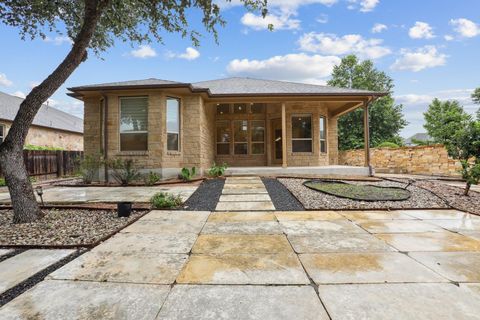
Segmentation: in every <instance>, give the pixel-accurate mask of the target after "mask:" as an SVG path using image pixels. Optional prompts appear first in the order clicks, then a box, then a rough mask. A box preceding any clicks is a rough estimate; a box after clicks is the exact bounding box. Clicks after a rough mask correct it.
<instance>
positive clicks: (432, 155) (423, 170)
mask: <svg viewBox="0 0 480 320" xmlns="http://www.w3.org/2000/svg"><path fill="white" fill-rule="evenodd" d="M370 152H371V164H372V166H373V167H374V169H375V171H376V172H377V173H409V174H423V175H439V176H459V173H458V171H459V170H460V168H461V166H460V163H459V162H458V161H455V160H453V159H452V158H450V157H449V156H448V154H447V150H446V149H445V147H444V146H442V145H432V146H417V147H401V148H395V149H392V148H373V149H371V150H370ZM364 161H365V153H364V150H363V149H361V150H348V151H340V152H339V156H338V162H339V164H341V165H349V166H363V165H364Z"/></svg>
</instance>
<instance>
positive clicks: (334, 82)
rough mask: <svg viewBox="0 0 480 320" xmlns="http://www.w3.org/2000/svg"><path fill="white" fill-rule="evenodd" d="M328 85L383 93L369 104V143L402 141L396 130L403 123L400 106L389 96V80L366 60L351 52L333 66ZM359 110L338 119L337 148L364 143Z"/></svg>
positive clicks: (391, 87) (361, 145) (390, 93)
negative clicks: (338, 63)
mask: <svg viewBox="0 0 480 320" xmlns="http://www.w3.org/2000/svg"><path fill="white" fill-rule="evenodd" d="M328 85H330V86H335V87H341V88H350V89H363V90H370V91H377V92H386V93H387V95H386V96H385V97H381V98H379V99H377V100H376V101H374V102H372V103H371V104H370V107H369V109H370V143H371V145H372V146H373V147H375V146H378V145H380V144H381V143H383V142H392V143H395V144H398V145H402V144H403V140H402V138H401V137H400V136H399V132H400V130H401V129H403V128H404V127H405V126H406V125H407V121H406V120H405V118H404V116H403V113H402V109H403V106H402V105H397V104H395V101H394V99H393V97H392V94H393V88H394V84H393V79H392V78H390V77H389V76H388V75H387V74H386V73H385V72H382V71H379V70H377V69H376V68H375V66H374V65H373V62H372V61H370V60H365V61H362V62H360V61H359V60H358V58H357V57H356V56H354V55H349V56H346V57H344V58H343V59H342V62H341V63H340V65H338V66H335V67H334V69H333V73H332V79H331V80H329V81H328ZM362 123H363V109H357V110H355V111H353V112H350V113H348V114H346V115H344V116H342V117H340V118H339V121H338V140H339V148H340V149H341V150H347V149H359V148H363V146H364V138H363V135H364V132H363V126H362Z"/></svg>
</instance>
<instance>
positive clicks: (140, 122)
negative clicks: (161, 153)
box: [120, 97, 148, 151]
mask: <svg viewBox="0 0 480 320" xmlns="http://www.w3.org/2000/svg"><path fill="white" fill-rule="evenodd" d="M147 149H148V97H122V98H120V151H146V150H147Z"/></svg>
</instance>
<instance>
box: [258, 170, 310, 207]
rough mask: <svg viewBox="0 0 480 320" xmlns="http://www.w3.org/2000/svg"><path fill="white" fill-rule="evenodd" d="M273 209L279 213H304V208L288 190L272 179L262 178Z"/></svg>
mask: <svg viewBox="0 0 480 320" xmlns="http://www.w3.org/2000/svg"><path fill="white" fill-rule="evenodd" d="M262 182H263V184H264V185H265V188H266V189H267V191H268V194H269V195H270V198H271V199H272V202H273V205H274V206H275V209H277V210H280V211H304V210H305V208H304V207H303V205H302V204H301V203H300V201H298V200H297V198H295V197H294V196H293V195H292V194H291V193H290V191H288V189H287V188H286V187H285V186H284V185H283V184H281V183H280V182H279V181H278V180H277V179H274V178H262Z"/></svg>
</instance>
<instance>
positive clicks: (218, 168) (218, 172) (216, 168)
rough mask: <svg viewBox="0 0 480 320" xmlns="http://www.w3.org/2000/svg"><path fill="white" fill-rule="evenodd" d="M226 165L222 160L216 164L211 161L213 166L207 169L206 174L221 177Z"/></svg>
mask: <svg viewBox="0 0 480 320" xmlns="http://www.w3.org/2000/svg"><path fill="white" fill-rule="evenodd" d="M227 168H228V166H227V164H226V163H225V162H224V163H223V164H222V165H217V164H216V163H215V162H214V163H213V166H212V167H211V168H210V169H208V175H209V176H211V177H214V178H216V177H221V176H223V175H224V174H225V170H227Z"/></svg>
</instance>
